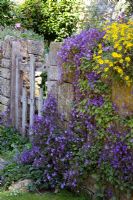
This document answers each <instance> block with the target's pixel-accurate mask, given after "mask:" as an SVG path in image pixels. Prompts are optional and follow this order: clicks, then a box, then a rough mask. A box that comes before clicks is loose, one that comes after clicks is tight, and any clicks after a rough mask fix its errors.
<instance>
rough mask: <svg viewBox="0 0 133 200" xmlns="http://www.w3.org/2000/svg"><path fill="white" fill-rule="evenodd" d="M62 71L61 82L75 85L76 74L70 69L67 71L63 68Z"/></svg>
mask: <svg viewBox="0 0 133 200" xmlns="http://www.w3.org/2000/svg"><path fill="white" fill-rule="evenodd" d="M60 71H61V73H62V74H61V81H62V82H67V83H73V81H74V79H75V72H74V71H73V70H70V69H68V70H67V69H65V68H63V67H61V68H60Z"/></svg>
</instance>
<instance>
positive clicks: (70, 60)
mask: <svg viewBox="0 0 133 200" xmlns="http://www.w3.org/2000/svg"><path fill="white" fill-rule="evenodd" d="M104 34H105V33H104V32H101V31H99V30H98V29H93V28H92V29H89V30H85V31H82V32H81V33H80V34H78V35H74V36H73V37H70V38H67V39H66V40H65V41H64V44H63V45H62V48H61V49H60V51H59V53H58V56H59V57H60V65H64V64H65V65H66V64H67V65H68V66H80V64H81V59H82V58H84V57H85V58H86V59H88V60H90V59H91V58H92V55H93V49H94V47H96V46H97V44H98V42H99V41H100V40H101V39H102V38H103V36H104Z"/></svg>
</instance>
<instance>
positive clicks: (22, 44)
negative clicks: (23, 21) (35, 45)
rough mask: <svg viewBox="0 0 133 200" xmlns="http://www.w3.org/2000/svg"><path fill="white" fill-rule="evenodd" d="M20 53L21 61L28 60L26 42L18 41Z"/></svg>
mask: <svg viewBox="0 0 133 200" xmlns="http://www.w3.org/2000/svg"><path fill="white" fill-rule="evenodd" d="M20 52H21V56H22V58H23V59H26V58H28V44H27V40H24V39H22V40H20Z"/></svg>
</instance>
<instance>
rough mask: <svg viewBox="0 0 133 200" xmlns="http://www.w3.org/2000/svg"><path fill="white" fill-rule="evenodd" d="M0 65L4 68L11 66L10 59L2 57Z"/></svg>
mask: <svg viewBox="0 0 133 200" xmlns="http://www.w3.org/2000/svg"><path fill="white" fill-rule="evenodd" d="M1 66H2V67H4V68H11V60H10V59H5V58H3V59H2V61H1Z"/></svg>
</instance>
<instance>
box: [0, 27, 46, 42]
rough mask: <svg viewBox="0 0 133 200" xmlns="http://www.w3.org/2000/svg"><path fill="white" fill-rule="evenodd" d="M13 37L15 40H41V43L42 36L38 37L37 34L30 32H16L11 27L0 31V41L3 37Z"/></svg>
mask: <svg viewBox="0 0 133 200" xmlns="http://www.w3.org/2000/svg"><path fill="white" fill-rule="evenodd" d="M7 35H9V36H13V37H17V38H27V39H31V40H42V41H43V36H41V35H38V34H37V33H34V32H33V31H32V30H25V31H23V32H21V31H19V30H16V29H15V28H14V27H12V26H8V27H5V28H1V30H0V40H3V39H4V38H5V36H7Z"/></svg>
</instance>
